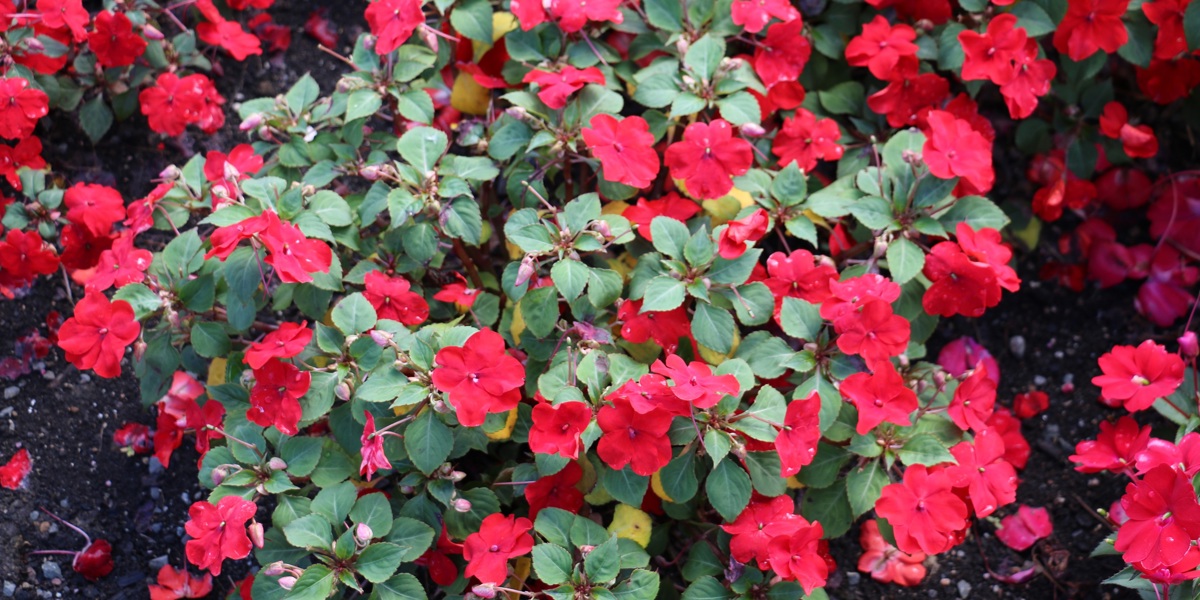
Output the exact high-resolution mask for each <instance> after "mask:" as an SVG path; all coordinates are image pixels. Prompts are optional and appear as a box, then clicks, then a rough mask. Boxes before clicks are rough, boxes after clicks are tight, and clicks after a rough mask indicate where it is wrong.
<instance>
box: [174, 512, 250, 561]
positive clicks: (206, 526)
mask: <svg viewBox="0 0 1200 600" xmlns="http://www.w3.org/2000/svg"><path fill="white" fill-rule="evenodd" d="M256 512H258V506H257V505H255V504H254V503H253V502H251V501H249V500H246V499H245V498H242V497H241V496H225V497H223V498H221V499H220V500H218V501H217V503H216V504H213V503H211V502H208V501H204V500H201V501H199V502H194V503H192V506H191V507H190V508H188V517H190V518H189V520H188V522H187V523H186V524H184V530H185V531H187V534H188V535H189V536H191V538H192V539H190V540H188V543H187V546H186V548H185V554H187V559H188V561H189V562H191V563H192V564H193V565H196V566H197V567H199V568H200V569H204V570H207V571H209V572H210V573H212V574H213V575H220V574H221V563H222V562H224V561H225V559H227V558H229V559H233V560H239V559H242V558H246V557H247V556H248V555H249V554H250V549H251V547H252V544H251V543H250V537H249V536H248V535H246V522H247V521H249V520H250V519H252V518H254V513H256Z"/></svg>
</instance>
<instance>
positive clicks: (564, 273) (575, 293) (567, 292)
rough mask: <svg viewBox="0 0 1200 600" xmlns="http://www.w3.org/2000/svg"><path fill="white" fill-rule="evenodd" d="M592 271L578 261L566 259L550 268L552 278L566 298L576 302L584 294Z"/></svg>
mask: <svg viewBox="0 0 1200 600" xmlns="http://www.w3.org/2000/svg"><path fill="white" fill-rule="evenodd" d="M590 271H591V269H589V268H588V266H587V265H585V264H583V263H582V262H580V261H578V260H573V259H570V258H564V259H563V260H560V261H558V262H556V263H554V266H552V267H550V278H551V279H552V280H553V281H554V286H555V287H557V288H558V291H559V292H562V295H563V297H564V298H566V299H567V300H568V301H569V302H574V301H575V299H576V298H578V297H579V295H580V294H582V293H583V288H584V286H586V285H587V283H588V275H589V273H590Z"/></svg>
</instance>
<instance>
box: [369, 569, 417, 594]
mask: <svg viewBox="0 0 1200 600" xmlns="http://www.w3.org/2000/svg"><path fill="white" fill-rule="evenodd" d="M427 598H428V596H426V595H425V588H424V587H423V586H422V585H421V582H420V581H419V580H417V578H416V577H414V576H413V575H412V574H410V573H400V574H398V575H396V576H395V577H392V578H391V579H388V580H387V581H384V582H383V583H376V584H375V586H374V588H373V589H372V591H371V600H426V599H427Z"/></svg>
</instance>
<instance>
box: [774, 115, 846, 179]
mask: <svg viewBox="0 0 1200 600" xmlns="http://www.w3.org/2000/svg"><path fill="white" fill-rule="evenodd" d="M841 136H842V132H841V130H840V129H838V124H837V121H834V120H833V119H820V120H818V119H817V117H816V115H814V114H813V113H811V112H809V111H808V110H805V109H803V108H798V109H796V114H795V116H793V117H792V118H790V119H784V121H783V126H782V127H780V129H779V133H777V134H775V140H774V141H773V142H772V143H771V153H772V154H774V155H775V156H778V157H779V166H781V167H784V166H787V165H789V164H791V163H793V162H794V163H796V166H798V167H800V169H801V170H803V171H806V172H807V171H811V170H813V169H815V168H816V167H817V160H818V159H820V160H839V159H841V158H842V153H843V152H844V150H843V148H842V146H841V145H840V144H838V139H839V138H841Z"/></svg>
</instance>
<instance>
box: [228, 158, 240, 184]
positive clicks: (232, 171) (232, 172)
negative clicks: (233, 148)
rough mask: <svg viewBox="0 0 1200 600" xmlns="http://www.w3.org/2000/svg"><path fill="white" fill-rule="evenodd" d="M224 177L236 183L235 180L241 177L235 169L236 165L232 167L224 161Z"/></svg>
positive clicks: (231, 164)
mask: <svg viewBox="0 0 1200 600" xmlns="http://www.w3.org/2000/svg"><path fill="white" fill-rule="evenodd" d="M224 175H225V179H232V180H234V181H237V179H238V178H239V177H241V176H242V172H241V170H239V169H238V168H237V165H234V164H233V163H231V162H229V161H225V168H224Z"/></svg>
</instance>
